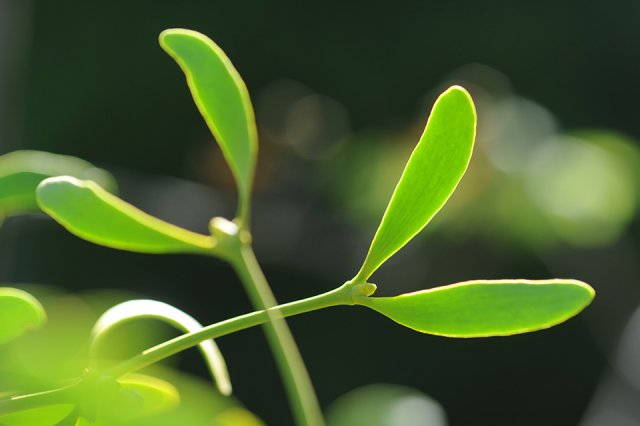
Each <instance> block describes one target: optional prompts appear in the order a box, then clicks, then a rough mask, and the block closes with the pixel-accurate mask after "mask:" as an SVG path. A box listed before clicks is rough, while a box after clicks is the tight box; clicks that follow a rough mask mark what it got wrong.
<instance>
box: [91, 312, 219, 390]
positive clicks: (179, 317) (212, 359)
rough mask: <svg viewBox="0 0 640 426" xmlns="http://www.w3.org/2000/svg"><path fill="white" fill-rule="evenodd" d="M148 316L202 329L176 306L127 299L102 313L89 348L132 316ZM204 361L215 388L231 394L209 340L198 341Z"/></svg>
mask: <svg viewBox="0 0 640 426" xmlns="http://www.w3.org/2000/svg"><path fill="white" fill-rule="evenodd" d="M142 318H151V319H156V320H160V321H163V322H165V323H167V324H169V325H171V326H173V327H175V328H177V329H178V330H181V331H184V332H187V333H189V332H194V331H199V330H202V328H203V327H202V324H200V323H199V322H198V321H197V320H196V319H195V318H193V317H192V316H191V315H189V314H187V313H186V312H183V311H181V310H180V309H178V308H176V307H174V306H171V305H168V304H166V303H162V302H158V301H156V300H128V301H126V302H123V303H119V304H117V305H115V306H113V307H112V308H110V309H108V310H107V311H106V312H105V313H103V314H102V315H101V316H100V318H98V321H96V324H95V325H94V326H93V330H92V331H91V348H92V350H93V351H97V350H98V348H99V346H100V343H101V341H102V340H103V339H104V337H105V336H106V335H107V334H108V333H109V331H110V330H112V329H113V328H115V327H117V326H119V325H121V324H123V323H126V322H128V321H132V320H135V319H142ZM198 347H199V348H200V351H201V352H202V355H203V356H204V358H205V361H206V362H207V366H208V367H209V371H210V373H211V375H212V376H213V379H214V381H215V382H216V385H217V386H218V390H219V391H220V393H222V394H223V395H226V396H229V395H231V381H230V379H229V372H228V371H227V365H226V363H225V360H224V357H223V356H222V353H221V352H220V349H218V346H217V345H216V343H215V342H214V340H213V339H209V340H205V341H203V342H200V343H199V344H198Z"/></svg>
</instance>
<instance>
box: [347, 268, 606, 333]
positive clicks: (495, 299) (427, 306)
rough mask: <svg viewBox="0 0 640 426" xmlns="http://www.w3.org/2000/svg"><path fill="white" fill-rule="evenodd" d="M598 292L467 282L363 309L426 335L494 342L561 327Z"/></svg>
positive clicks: (575, 285)
mask: <svg viewBox="0 0 640 426" xmlns="http://www.w3.org/2000/svg"><path fill="white" fill-rule="evenodd" d="M594 295H595V292H594V290H593V289H592V288H591V287H590V286H589V285H587V284H585V283H583V282H581V281H576V280H559V279H555V280H543V281H530V280H496V281H467V282H462V283H458V284H453V285H448V286H444V287H437V288H434V289H430V290H422V291H418V292H416V293H409V294H403V295H400V296H396V297H369V298H359V299H358V301H357V303H359V304H362V305H364V306H367V307H369V308H371V309H374V310H376V311H378V312H380V313H381V314H383V315H386V316H387V317H389V318H391V319H392V320H394V321H395V322H397V323H399V324H402V325H404V326H406V327H409V328H412V329H414V330H416V331H420V332H422V333H429V334H436V335H440V336H447V337H489V336H508V335H511V334H519V333H527V332H530V331H536V330H541V329H544V328H549V327H552V326H554V325H557V324H560V323H562V322H564V321H566V320H567V319H569V318H571V317H573V316H574V315H577V314H578V313H579V312H580V311H582V310H583V309H584V308H585V307H587V306H588V305H589V303H591V301H592V300H593V297H594Z"/></svg>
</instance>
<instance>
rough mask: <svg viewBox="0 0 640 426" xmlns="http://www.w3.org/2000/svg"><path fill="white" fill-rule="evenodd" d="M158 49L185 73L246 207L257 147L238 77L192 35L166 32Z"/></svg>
mask: <svg viewBox="0 0 640 426" xmlns="http://www.w3.org/2000/svg"><path fill="white" fill-rule="evenodd" d="M160 45H161V46H162V48H163V49H164V50H165V51H166V52H167V53H168V54H169V55H170V56H171V57H172V58H173V59H174V60H175V61H176V62H177V63H178V65H179V66H180V68H181V69H182V71H183V72H184V73H185V75H186V77H187V83H188V85H189V89H190V90H191V94H192V96H193V100H194V101H195V103H196V105H197V107H198V109H199V110H200V113H201V114H202V116H203V117H204V119H205V121H206V122H207V125H208V126H209V129H210V130H211V132H212V133H213V135H214V136H215V138H216V140H217V142H218V144H219V145H220V148H221V149H222V152H223V154H224V156H225V158H226V160H227V163H228V164H229V167H230V168H231V171H232V172H233V175H234V177H235V179H236V182H237V184H238V191H239V193H240V208H241V209H242V208H245V209H246V208H248V199H249V196H250V191H251V181H252V179H253V172H254V167H255V163H256V153H257V150H258V142H257V131H256V125H255V118H254V113H253V107H252V106H251V101H250V99H249V92H248V91H247V87H246V86H245V84H244V82H243V81H242V79H241V78H240V74H238V72H237V71H236V69H235V68H234V67H233V65H232V64H231V61H230V60H229V58H228V57H227V56H226V55H225V53H224V52H223V51H222V49H220V47H218V46H217V45H216V44H215V43H214V42H213V41H211V40H210V39H209V38H208V37H206V36H205V35H203V34H200V33H198V32H196V31H191V30H185V29H169V30H165V31H163V32H162V33H161V34H160ZM241 217H244V214H242V212H241Z"/></svg>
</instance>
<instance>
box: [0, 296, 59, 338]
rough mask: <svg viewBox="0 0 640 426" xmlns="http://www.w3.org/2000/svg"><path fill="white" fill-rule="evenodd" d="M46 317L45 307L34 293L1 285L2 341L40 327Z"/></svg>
mask: <svg viewBox="0 0 640 426" xmlns="http://www.w3.org/2000/svg"><path fill="white" fill-rule="evenodd" d="M46 318H47V317H46V314H45V312H44V308H43V307H42V305H41V304H40V302H38V301H37V300H36V299H35V298H34V297H33V296H32V295H30V294H29V293H27V292H25V291H22V290H18V289H16V288H7V287H0V343H5V342H7V341H9V340H11V339H13V338H15V337H17V336H19V335H20V334H22V333H23V332H25V331H26V330H30V329H34V328H37V327H40V326H41V325H42V324H43V323H44V322H45V320H46Z"/></svg>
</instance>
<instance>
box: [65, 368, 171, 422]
mask: <svg viewBox="0 0 640 426" xmlns="http://www.w3.org/2000/svg"><path fill="white" fill-rule="evenodd" d="M90 392H92V394H89V395H86V398H88V399H87V401H88V402H89V406H95V411H93V413H95V419H91V420H93V421H88V420H87V417H93V415H82V416H81V417H80V418H79V419H78V421H77V422H76V426H85V425H100V426H134V425H137V424H138V420H139V419H143V418H145V417H147V416H152V415H155V414H158V413H163V412H166V411H169V410H172V409H174V408H176V407H177V406H178V405H179V403H180V395H179V394H178V391H177V389H176V388H175V387H174V386H173V385H172V384H171V383H169V382H167V381H165V380H162V379H158V378H156V377H152V376H147V375H143V374H128V375H126V376H124V377H122V378H120V379H118V383H117V388H115V389H101V388H100V387H97V388H95V389H93V390H91V391H90ZM86 403H87V402H85V404H86ZM94 404H95V405H94Z"/></svg>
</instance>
